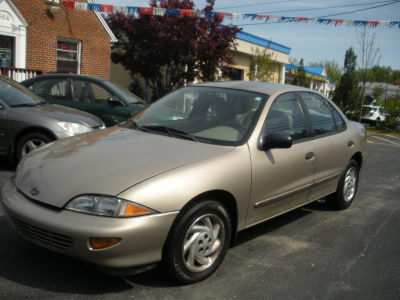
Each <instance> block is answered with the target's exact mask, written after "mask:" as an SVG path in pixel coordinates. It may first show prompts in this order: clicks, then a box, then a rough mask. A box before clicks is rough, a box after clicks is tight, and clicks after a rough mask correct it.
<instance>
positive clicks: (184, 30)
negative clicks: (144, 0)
mask: <svg viewBox="0 0 400 300" xmlns="http://www.w3.org/2000/svg"><path fill="white" fill-rule="evenodd" d="M214 3H215V1H214V0H207V4H206V7H205V8H204V9H203V12H207V13H208V14H207V17H206V18H199V17H195V16H183V17H181V16H173V15H164V16H153V15H145V14H141V15H140V16H139V17H135V16H133V15H123V14H119V13H118V14H113V15H110V16H109V17H108V18H107V21H108V24H109V26H110V28H111V29H112V31H113V32H114V34H115V35H116V37H117V38H118V42H117V43H116V44H115V45H114V51H113V53H112V56H111V57H112V60H113V62H114V63H120V64H122V65H123V66H124V67H125V69H126V70H128V71H130V73H131V75H132V76H134V75H136V74H139V75H141V76H142V77H143V78H144V80H145V81H146V83H147V84H148V86H149V87H150V88H151V89H152V94H153V97H152V98H153V100H154V99H158V98H160V97H161V96H163V95H164V94H166V93H168V92H170V91H172V90H174V89H176V88H178V87H181V86H183V85H184V84H185V83H190V82H193V81H194V80H195V79H196V78H197V79H198V80H201V81H210V80H213V78H214V77H215V74H216V72H217V70H218V69H221V70H222V71H223V70H224V69H225V68H226V67H227V66H228V65H229V64H231V63H232V57H231V55H230V53H229V48H231V47H234V40H235V37H236V34H237V33H238V32H239V31H240V29H239V28H238V27H236V26H221V23H222V19H221V18H219V17H218V16H217V15H215V14H213V13H211V12H212V9H213V7H214ZM150 6H151V7H153V8H166V9H186V10H193V9H194V3H193V1H191V0H151V1H150Z"/></svg>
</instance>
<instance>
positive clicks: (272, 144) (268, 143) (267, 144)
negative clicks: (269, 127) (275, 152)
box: [258, 133, 293, 151]
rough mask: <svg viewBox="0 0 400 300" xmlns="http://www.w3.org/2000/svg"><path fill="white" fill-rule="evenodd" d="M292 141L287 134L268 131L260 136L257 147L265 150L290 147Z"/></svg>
mask: <svg viewBox="0 0 400 300" xmlns="http://www.w3.org/2000/svg"><path fill="white" fill-rule="evenodd" d="M292 144H293V141H292V138H291V136H290V135H288V134H279V133H270V134H268V135H266V136H262V137H261V138H260V140H259V142H258V149H259V150H262V151H266V150H269V149H287V148H290V147H292Z"/></svg>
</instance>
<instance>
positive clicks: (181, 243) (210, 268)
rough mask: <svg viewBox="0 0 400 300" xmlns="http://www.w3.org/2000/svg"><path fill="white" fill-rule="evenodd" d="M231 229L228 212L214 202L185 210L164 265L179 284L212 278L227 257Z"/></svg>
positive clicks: (168, 245)
mask: <svg viewBox="0 0 400 300" xmlns="http://www.w3.org/2000/svg"><path fill="white" fill-rule="evenodd" d="M231 232H232V225H231V220H230V217H229V214H228V212H227V210H226V208H225V207H224V206H223V205H222V204H221V203H219V202H217V201H214V200H206V201H202V202H197V203H194V204H193V205H191V206H189V207H187V208H186V209H184V210H183V211H182V212H181V213H180V214H179V216H178V219H177V221H176V222H175V225H174V226H173V228H172V229H171V232H170V235H169V237H168V239H167V242H166V244H165V246H164V265H165V267H166V268H167V271H168V272H169V273H170V275H171V276H172V278H173V279H174V280H175V281H177V282H179V283H192V282H197V281H200V280H203V279H205V278H207V277H208V276H210V275H211V274H212V273H213V272H214V271H215V270H216V269H217V268H218V266H219V265H220V263H221V262H222V260H223V259H224V257H225V254H226V251H227V250H228V247H229V244H230V240H231Z"/></svg>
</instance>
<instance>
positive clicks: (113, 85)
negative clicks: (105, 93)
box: [104, 80, 145, 104]
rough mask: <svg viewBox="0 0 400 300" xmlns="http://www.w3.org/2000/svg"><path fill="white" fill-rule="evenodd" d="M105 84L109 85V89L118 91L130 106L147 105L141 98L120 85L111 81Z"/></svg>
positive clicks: (105, 81)
mask: <svg viewBox="0 0 400 300" xmlns="http://www.w3.org/2000/svg"><path fill="white" fill-rule="evenodd" d="M104 84H105V85H107V86H108V87H110V88H112V89H113V90H117V91H118V93H119V94H121V95H122V96H123V97H124V100H126V101H127V102H128V103H130V104H136V103H138V102H139V103H143V104H145V102H144V101H143V100H142V99H141V98H139V97H138V96H136V95H135V94H133V93H131V92H130V91H129V90H127V89H126V88H125V87H123V86H121V85H119V84H116V83H114V82H111V81H109V80H104Z"/></svg>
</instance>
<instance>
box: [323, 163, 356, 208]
mask: <svg viewBox="0 0 400 300" xmlns="http://www.w3.org/2000/svg"><path fill="white" fill-rule="evenodd" d="M358 175H359V166H358V164H357V162H356V161H355V160H354V159H352V160H350V162H349V164H348V165H347V167H346V169H345V171H344V172H343V174H342V176H341V178H340V180H339V184H338V187H337V190H336V192H335V193H333V194H331V195H329V196H328V198H327V202H328V205H329V207H331V208H334V209H345V208H347V207H349V206H350V204H351V203H352V202H353V200H354V197H355V196H356V192H357V187H358Z"/></svg>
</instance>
